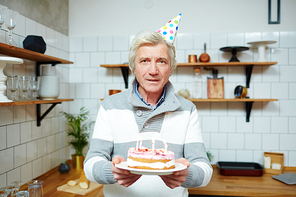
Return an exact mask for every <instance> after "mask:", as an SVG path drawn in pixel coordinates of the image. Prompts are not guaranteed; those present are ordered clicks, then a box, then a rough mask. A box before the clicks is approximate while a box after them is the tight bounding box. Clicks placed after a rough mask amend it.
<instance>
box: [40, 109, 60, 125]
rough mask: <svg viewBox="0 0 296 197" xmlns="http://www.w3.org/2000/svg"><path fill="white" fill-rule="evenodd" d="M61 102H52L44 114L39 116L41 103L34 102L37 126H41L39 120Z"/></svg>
mask: <svg viewBox="0 0 296 197" xmlns="http://www.w3.org/2000/svg"><path fill="white" fill-rule="evenodd" d="M57 104H61V103H53V104H52V105H51V106H50V107H49V108H48V109H47V110H46V112H44V114H43V115H42V116H41V104H36V106H37V127H39V126H41V120H43V118H45V116H46V115H47V114H48V113H49V112H50V111H51V110H52V109H53V108H54V107H55V106H56V105H57Z"/></svg>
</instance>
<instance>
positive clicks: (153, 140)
mask: <svg viewBox="0 0 296 197" xmlns="http://www.w3.org/2000/svg"><path fill="white" fill-rule="evenodd" d="M154 146H155V139H152V151H154V148H155V147H154Z"/></svg>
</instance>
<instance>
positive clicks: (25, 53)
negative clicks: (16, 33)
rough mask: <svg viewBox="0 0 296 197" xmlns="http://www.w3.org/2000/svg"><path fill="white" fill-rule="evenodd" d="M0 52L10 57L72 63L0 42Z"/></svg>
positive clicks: (42, 61)
mask: <svg viewBox="0 0 296 197" xmlns="http://www.w3.org/2000/svg"><path fill="white" fill-rule="evenodd" d="M0 54H3V55H8V56H11V57H18V58H22V59H27V60H32V61H35V62H39V63H47V62H49V64H51V63H56V64H73V62H71V61H68V60H63V59H60V58H56V57H52V56H49V55H45V54H42V53H38V52H35V51H30V50H27V49H23V48H19V47H15V46H10V45H8V44H4V43H0Z"/></svg>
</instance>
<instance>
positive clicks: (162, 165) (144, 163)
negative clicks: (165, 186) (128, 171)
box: [127, 147, 175, 170]
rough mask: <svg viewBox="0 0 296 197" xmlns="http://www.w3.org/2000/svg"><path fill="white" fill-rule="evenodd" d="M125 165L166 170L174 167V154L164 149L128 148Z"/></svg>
mask: <svg viewBox="0 0 296 197" xmlns="http://www.w3.org/2000/svg"><path fill="white" fill-rule="evenodd" d="M127 165H128V167H129V168H138V169H149V170H167V169H173V168H175V154H174V153H173V152H171V151H164V149H154V150H152V149H150V148H145V147H141V148H138V149H136V148H130V149H129V150H128V158H127Z"/></svg>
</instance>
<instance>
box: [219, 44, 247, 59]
mask: <svg viewBox="0 0 296 197" xmlns="http://www.w3.org/2000/svg"><path fill="white" fill-rule="evenodd" d="M246 50H249V47H243V46H227V47H222V48H220V51H224V52H231V54H232V57H231V59H230V60H229V62H239V60H238V59H237V57H236V53H237V52H239V51H246Z"/></svg>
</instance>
